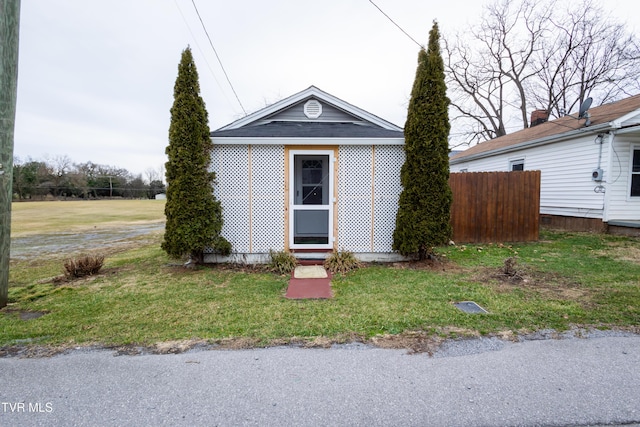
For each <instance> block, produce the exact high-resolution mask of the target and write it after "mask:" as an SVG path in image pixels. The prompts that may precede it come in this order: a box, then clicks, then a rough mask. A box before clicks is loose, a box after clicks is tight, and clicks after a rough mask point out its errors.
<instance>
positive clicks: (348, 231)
mask: <svg viewBox="0 0 640 427" xmlns="http://www.w3.org/2000/svg"><path fill="white" fill-rule="evenodd" d="M339 161H340V163H339V169H338V249H340V250H342V249H344V250H348V251H352V252H372V244H371V214H372V211H371V202H372V200H371V199H372V198H371V192H372V184H371V177H372V167H371V163H372V149H371V146H353V145H350V146H345V145H343V146H341V147H340V151H339Z"/></svg>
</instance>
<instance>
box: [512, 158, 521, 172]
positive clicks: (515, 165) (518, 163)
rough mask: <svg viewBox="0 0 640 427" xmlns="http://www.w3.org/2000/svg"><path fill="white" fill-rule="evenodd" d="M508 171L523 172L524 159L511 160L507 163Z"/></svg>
mask: <svg viewBox="0 0 640 427" xmlns="http://www.w3.org/2000/svg"><path fill="white" fill-rule="evenodd" d="M509 170H510V171H523V170H524V159H518V160H511V161H510V162H509Z"/></svg>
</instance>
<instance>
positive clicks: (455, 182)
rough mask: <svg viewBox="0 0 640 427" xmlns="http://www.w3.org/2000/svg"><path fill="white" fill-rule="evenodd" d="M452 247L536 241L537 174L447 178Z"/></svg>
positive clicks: (467, 174) (464, 174)
mask: <svg viewBox="0 0 640 427" xmlns="http://www.w3.org/2000/svg"><path fill="white" fill-rule="evenodd" d="M449 185H450V186H451V191H452V193H453V204H452V205H451V226H452V227H453V240H454V241H455V242H456V243H463V242H464V243H489V242H527V241H533V240H538V227H539V221H540V171H517V172H461V173H452V174H450V175H449Z"/></svg>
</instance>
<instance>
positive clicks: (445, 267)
mask: <svg viewBox="0 0 640 427" xmlns="http://www.w3.org/2000/svg"><path fill="white" fill-rule="evenodd" d="M391 266H392V267H393V268H397V269H402V270H424V271H438V272H458V271H461V270H463V269H462V267H460V266H459V265H457V264H456V263H454V262H451V261H450V260H449V259H447V258H445V257H437V258H429V259H425V260H422V261H402V262H394V263H393V264H391Z"/></svg>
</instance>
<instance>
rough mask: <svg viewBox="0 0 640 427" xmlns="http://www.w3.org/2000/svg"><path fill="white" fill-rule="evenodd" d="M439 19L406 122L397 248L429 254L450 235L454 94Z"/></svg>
mask: <svg viewBox="0 0 640 427" xmlns="http://www.w3.org/2000/svg"><path fill="white" fill-rule="evenodd" d="M439 39H440V33H439V31H438V24H437V23H436V22H434V23H433V27H432V29H431V31H430V32H429V46H428V49H427V51H425V50H424V48H422V49H420V53H419V54H418V68H417V70H416V78H415V81H414V83H413V89H412V91H411V100H410V101H409V109H408V112H407V121H406V123H405V126H404V137H405V143H404V151H405V155H406V159H405V163H404V164H403V165H402V169H401V172H400V173H401V176H400V178H401V182H402V187H403V190H402V193H401V194H400V201H399V206H398V212H397V214H396V228H395V231H394V233H393V249H394V250H396V251H398V252H400V253H401V254H402V255H405V256H409V255H411V256H417V257H418V259H421V260H422V259H425V258H426V257H427V256H428V255H430V254H432V253H433V248H434V247H435V246H438V245H441V244H445V243H447V242H448V241H449V239H450V238H451V233H452V230H451V224H450V213H451V202H452V195H451V188H450V187H449V129H450V127H451V126H450V124H449V114H448V107H449V98H447V95H446V92H447V86H446V84H445V75H444V64H443V61H442V56H441V54H440V40H439Z"/></svg>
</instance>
